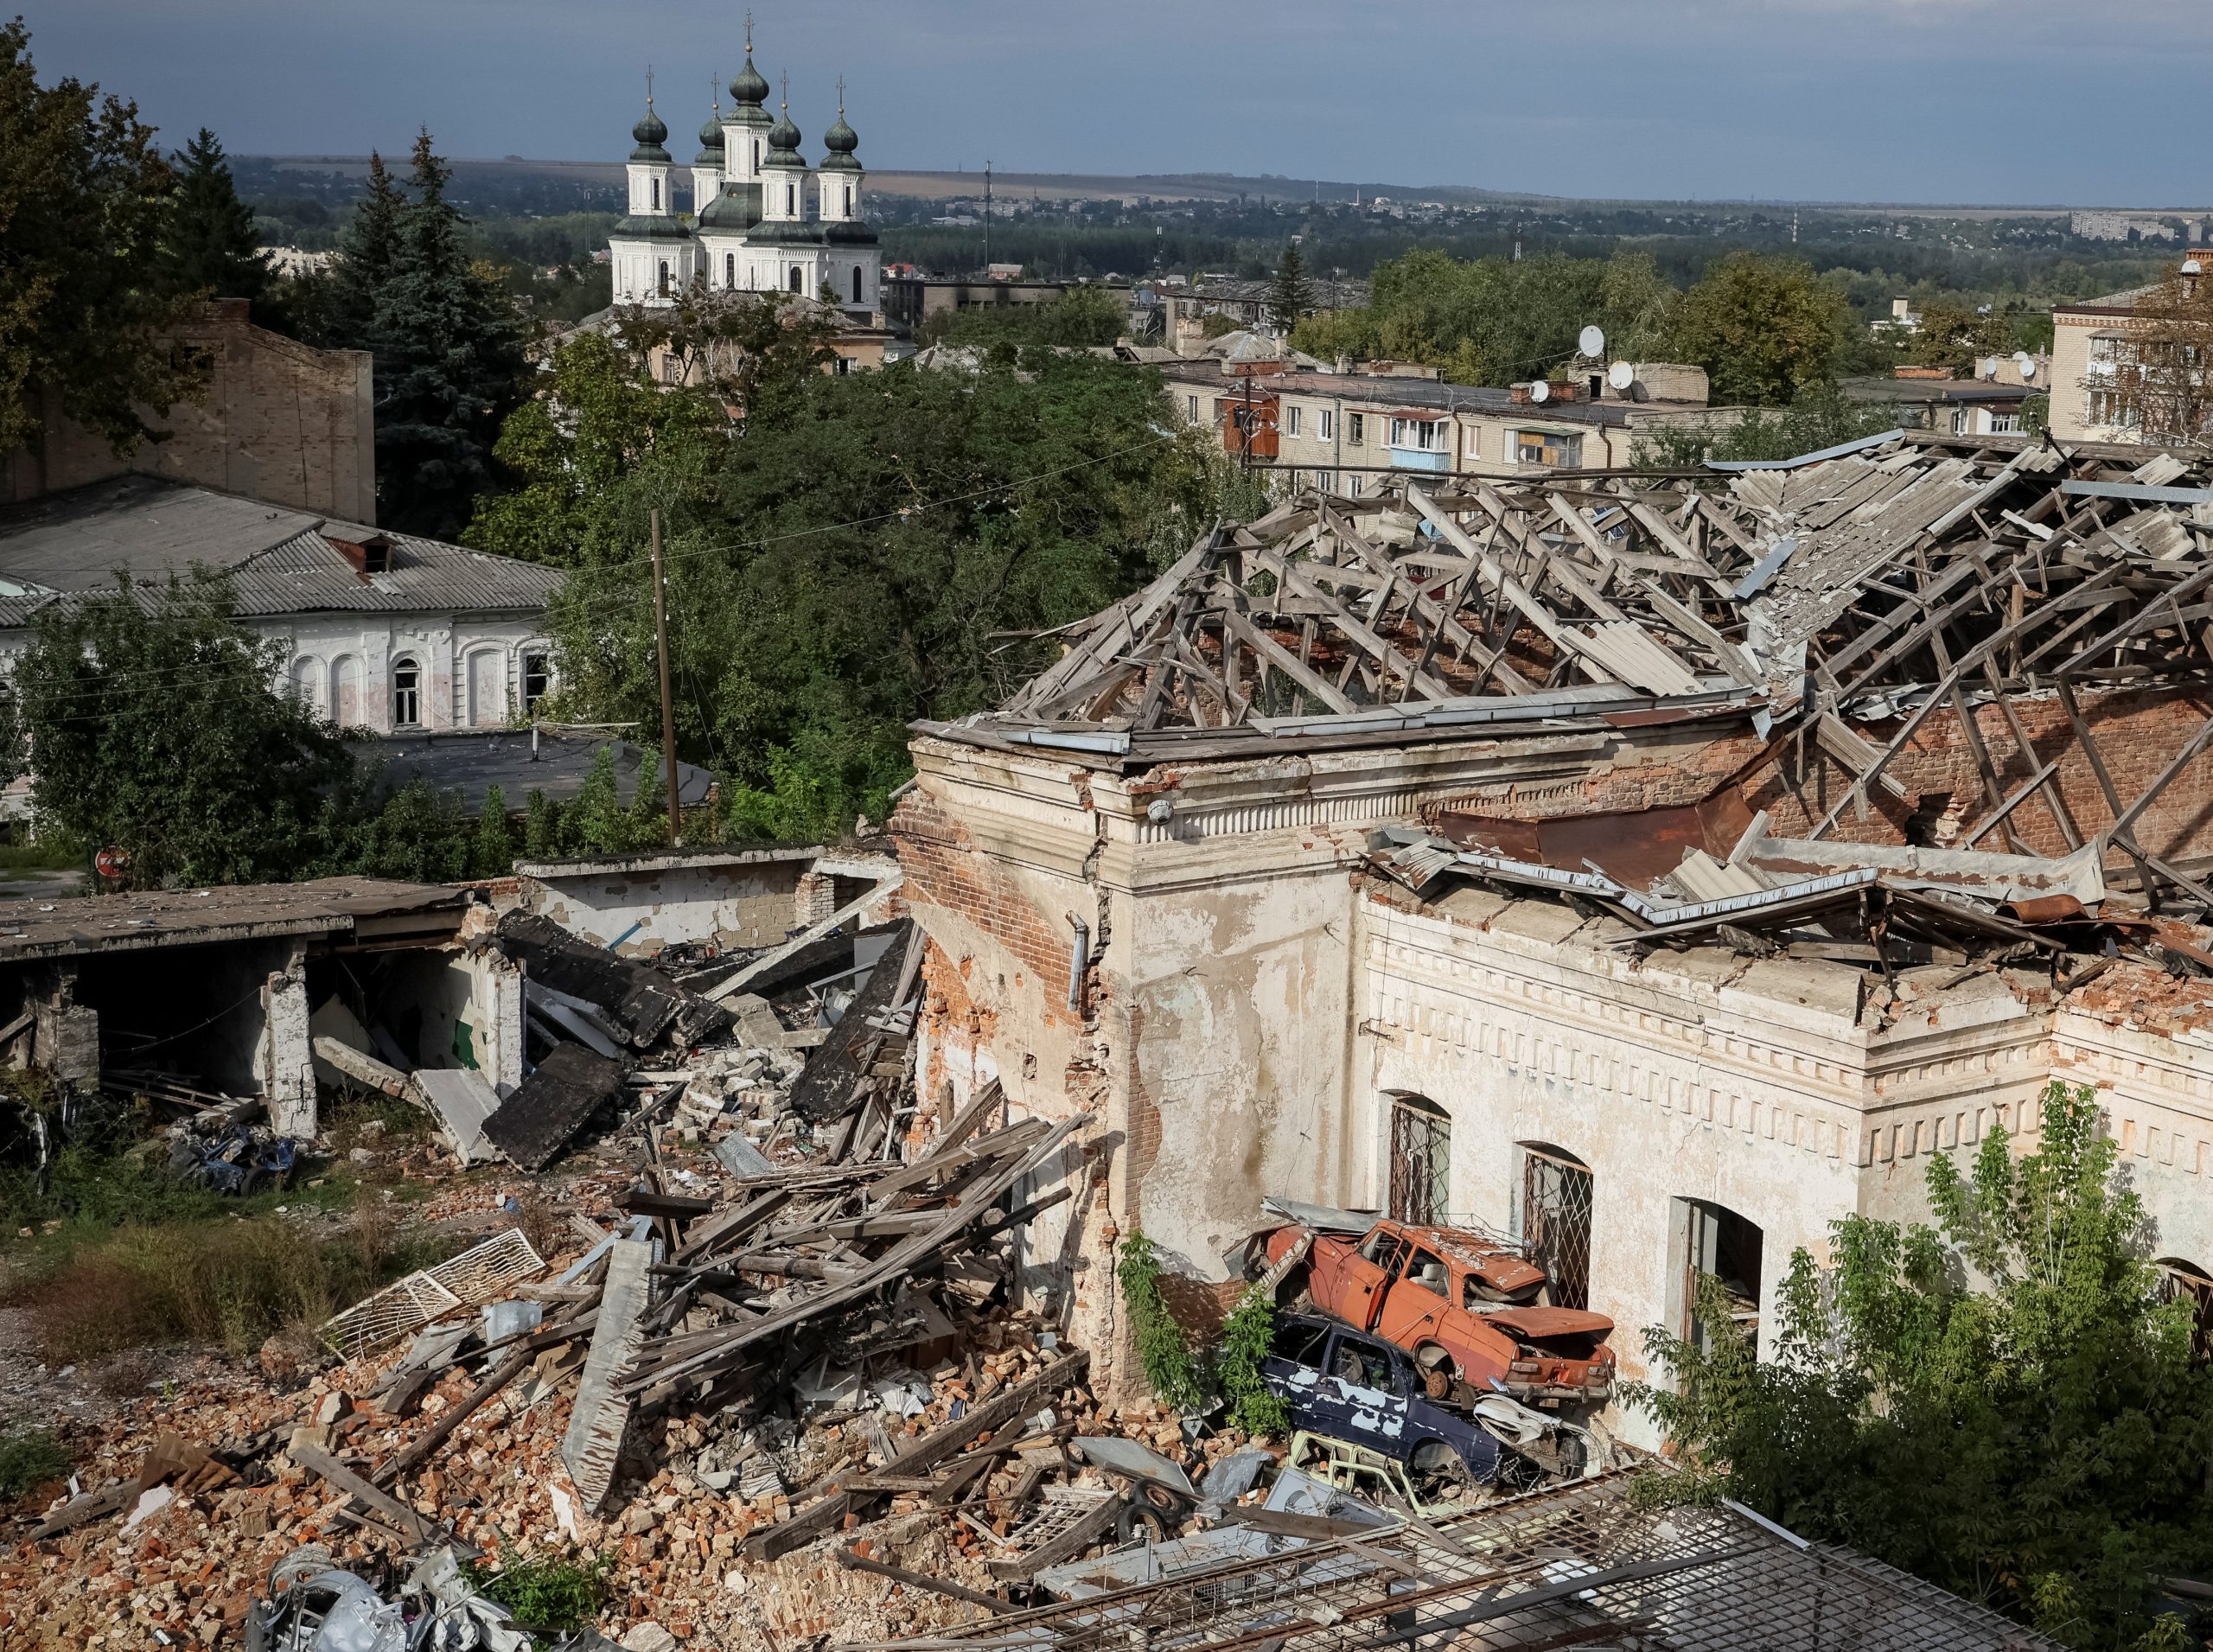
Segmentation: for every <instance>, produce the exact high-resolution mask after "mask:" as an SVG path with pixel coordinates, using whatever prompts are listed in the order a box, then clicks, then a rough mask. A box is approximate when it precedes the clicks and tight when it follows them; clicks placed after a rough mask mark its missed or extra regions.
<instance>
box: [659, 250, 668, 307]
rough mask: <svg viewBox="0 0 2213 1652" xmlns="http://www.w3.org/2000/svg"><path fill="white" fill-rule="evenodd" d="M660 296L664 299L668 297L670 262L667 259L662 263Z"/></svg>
mask: <svg viewBox="0 0 2213 1652" xmlns="http://www.w3.org/2000/svg"><path fill="white" fill-rule="evenodd" d="M660 296H661V297H664V298H666V297H668V260H667V259H666V258H663V259H662V260H661V261H660Z"/></svg>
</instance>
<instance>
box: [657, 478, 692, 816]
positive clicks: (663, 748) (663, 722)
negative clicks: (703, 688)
mask: <svg viewBox="0 0 2213 1652" xmlns="http://www.w3.org/2000/svg"><path fill="white" fill-rule="evenodd" d="M653 532H654V654H658V655H659V656H660V761H661V772H662V773H664V774H665V775H667V776H668V846H669V847H670V848H672V849H673V848H674V847H676V842H677V839H678V837H679V835H680V833H681V832H682V830H683V823H684V815H683V811H682V808H681V806H680V805H679V801H678V799H677V794H676V708H675V706H674V705H673V704H672V703H671V701H670V699H669V694H668V603H667V601H666V597H665V596H664V595H663V587H662V584H661V575H660V512H659V511H655V512H654V513H653Z"/></svg>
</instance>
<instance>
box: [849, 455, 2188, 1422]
mask: <svg viewBox="0 0 2213 1652" xmlns="http://www.w3.org/2000/svg"><path fill="white" fill-rule="evenodd" d="M1713 471H1714V472H1719V473H1720V474H1719V475H1717V474H1712V473H1702V474H1701V475H1696V476H1683V477H1679V478H1655V477H1652V476H1630V475H1602V474H1591V475H1554V476H1550V477H1547V478H1545V479H1543V480H1540V481H1538V482H1532V483H1529V484H1527V485H1525V486H1519V487H1513V486H1506V485H1493V484H1490V483H1488V482H1478V481H1471V480H1470V481H1464V482H1458V483H1450V482H1448V483H1443V484H1440V485H1438V487H1437V488H1434V489H1427V488H1426V487H1425V484H1423V483H1417V482H1407V483H1406V484H1404V485H1403V486H1402V487H1401V488H1398V489H1397V490H1396V491H1393V492H1391V493H1387V494H1382V493H1372V494H1369V495H1368V496H1367V497H1366V498H1362V499H1345V498H1336V497H1323V496H1317V495H1314V494H1304V495H1301V496H1298V497H1297V498H1294V499H1291V500H1290V501H1286V502H1285V503H1284V504H1282V505H1281V506H1279V507H1278V508H1277V509H1275V510H1273V511H1272V512H1271V513H1269V514H1268V515H1266V517H1264V518H1262V519H1260V520H1256V521H1253V522H1251V523H1247V524H1243V525H1238V526H1223V527H1221V528H1220V529H1218V530H1216V531H1215V532H1213V533H1209V535H1207V536H1205V537H1204V538H1203V539H1201V540H1200V541H1199V542H1198V543H1197V544H1196V545H1194V546H1193V547H1192V549H1191V551H1190V552H1189V554H1188V555H1187V556H1185V557H1184V558H1183V559H1182V560H1181V561H1179V562H1178V563H1177V564H1175V565H1174V566H1173V567H1171V568H1170V569H1169V570H1168V571H1166V572H1164V574H1163V575H1162V576H1161V577H1158V579H1156V580H1155V581H1154V582H1152V583H1151V584H1150V585H1148V586H1147V587H1145V589H1144V590H1141V591H1139V592H1138V593H1137V594H1135V595H1134V596H1131V597H1129V598H1128V599H1126V601H1124V602H1122V603H1118V604H1116V605H1115V606H1113V608H1111V609H1107V611H1106V612H1104V613H1102V614H1100V615H1099V616H1096V617H1094V619H1092V620H1091V621H1089V622H1086V623H1084V624H1082V625H1080V626H1076V627H1073V628H1069V629H1068V631H1066V632H1065V633H1064V634H1063V635H1062V639H1061V641H1062V643H1063V645H1064V647H1065V653H1064V654H1063V656H1062V658H1061V659H1060V660H1059V661H1058V662H1057V663H1056V664H1055V665H1053V666H1052V667H1050V668H1049V669H1048V670H1046V671H1045V672H1044V673H1043V674H1042V675H1040V676H1039V677H1037V678H1036V679H1035V680H1034V681H1032V682H1031V683H1030V685H1029V686H1027V687H1026V688H1025V689H1024V690H1023V691H1022V692H1020V693H1019V694H1017V696H1016V697H1015V698H1013V699H1012V700H1011V701H1010V702H1009V703H1008V704H1007V705H1004V707H1002V708H1001V709H1000V710H999V711H997V712H994V713H990V714H985V715H979V716H976V717H973V718H966V719H964V720H963V721H960V722H959V723H954V724H926V725H922V726H921V727H920V728H919V729H918V731H917V737H916V739H915V748H914V749H915V757H916V763H917V771H918V775H917V783H916V786H915V790H914V792H913V793H912V794H910V795H909V796H908V797H907V798H906V799H905V800H903V802H902V806H901V807H900V809H899V811H898V813H897V814H896V816H895V818H894V820H893V822H892V829H893V832H894V835H895V837H896V840H897V843H898V849H899V859H900V865H901V868H902V875H903V877H904V880H905V881H904V886H903V890H902V895H903V898H904V900H905V902H906V904H907V908H908V909H909V911H910V912H911V913H913V915H915V919H916V921H917V922H919V923H920V924H921V926H922V928H923V930H924V931H925V933H926V934H928V937H929V941H930V947H929V952H928V958H927V960H926V962H925V965H924V979H925V982H926V985H927V987H928V998H927V1003H926V1014H925V1016H924V1017H923V1023H922V1036H923V1038H924V1039H925V1040H926V1041H927V1053H926V1056H925V1058H924V1062H923V1067H922V1071H923V1073H924V1075H925V1083H926V1085H928V1084H935V1083H939V1082H943V1083H946V1084H948V1085H949V1086H950V1087H951V1088H952V1090H953V1094H955V1095H956V1096H964V1095H966V1094H970V1093H972V1092H973V1090H974V1089H975V1088H978V1087H979V1086H981V1085H983V1084H985V1083H989V1082H994V1081H995V1082H997V1083H998V1084H1000V1085H1002V1086H1004V1088H1005V1091H1006V1093H1007V1094H1008V1095H1009V1096H1010V1097H1011V1098H1012V1099H1013V1100H1014V1102H1015V1104H1016V1106H1017V1109H1019V1110H1021V1111H1024V1112H1029V1113H1034V1114H1036V1115H1037V1116H1041V1117H1045V1118H1051V1119H1061V1118H1068V1117H1072V1116H1076V1115H1079V1114H1081V1115H1084V1116H1087V1118H1088V1119H1089V1125H1088V1135H1087V1139H1089V1140H1090V1141H1092V1142H1094V1143H1095V1144H1096V1145H1097V1147H1098V1150H1099V1151H1098V1154H1097V1158H1096V1161H1095V1163H1096V1165H1097V1169H1098V1173H1097V1175H1096V1176H1095V1177H1094V1179H1093V1180H1092V1182H1091V1183H1089V1184H1088V1185H1087V1188H1086V1190H1085V1193H1084V1196H1082V1197H1081V1198H1080V1199H1078V1200H1077V1201H1075V1202H1072V1203H1071V1204H1070V1205H1069V1206H1067V1207H1064V1208H1063V1209H1061V1210H1058V1211H1055V1212H1054V1213H1052V1214H1051V1215H1048V1216H1046V1217H1044V1218H1043V1219H1041V1220H1040V1221H1039V1222H1037V1223H1036V1224H1034V1225H1033V1227H1032V1228H1031V1230H1030V1234H1029V1236H1028V1240H1027V1243H1028V1246H1029V1260H1030V1265H1031V1266H1032V1268H1033V1270H1034V1277H1035V1279H1036V1283H1037V1286H1038V1288H1039V1289H1041V1290H1043V1291H1047V1292H1052V1291H1066V1292H1070V1293H1071V1294H1072V1301H1071V1303H1070V1304H1069V1307H1070V1311H1071V1312H1072V1316H1073V1320H1074V1323H1075V1324H1076V1325H1077V1326H1078V1327H1079V1332H1078V1334H1079V1337H1080V1339H1081V1340H1084V1341H1085V1342H1087V1344H1088V1345H1090V1346H1092V1347H1094V1348H1095V1349H1099V1350H1100V1358H1101V1359H1102V1360H1111V1359H1113V1357H1115V1349H1116V1339H1115V1338H1114V1336H1113V1335H1112V1334H1111V1333H1112V1329H1113V1316H1114V1313H1115V1304H1114V1302H1113V1299H1112V1289H1111V1281H1110V1279H1109V1276H1108V1270H1107V1266H1106V1265H1105V1263H1104V1261H1103V1260H1101V1259H1104V1258H1106V1257H1107V1256H1108V1255H1109V1254H1110V1253H1111V1248H1112V1243H1111V1241H1112V1240H1113V1236H1114V1235H1115V1234H1118V1233H1127V1232H1129V1231H1131V1230H1132V1229H1142V1231H1143V1232H1144V1233H1145V1234H1146V1235H1147V1236H1148V1237H1149V1238H1150V1239H1151V1241H1153V1242H1154V1243H1155V1244H1156V1245H1158V1247H1161V1249H1162V1251H1163V1252H1164V1254H1166V1255H1167V1256H1169V1257H1170V1258H1172V1259H1173V1266H1175V1268H1176V1269H1177V1272H1179V1273H1181V1274H1182V1275H1183V1277H1184V1278H1185V1279H1187V1280H1189V1281H1190V1282H1192V1283H1194V1284H1196V1285H1198V1286H1199V1287H1200V1288H1201V1292H1202V1294H1203V1293H1209V1292H1210V1293H1211V1294H1212V1296H1213V1297H1214V1298H1215V1301H1216V1302H1217V1304H1224V1305H1226V1303H1227V1301H1228V1298H1229V1297H1230V1296H1231V1295H1232V1294H1234V1290H1235V1289H1236V1283H1235V1280H1234V1274H1233V1273H1232V1272H1231V1271H1230V1268H1229V1266H1228V1263H1226V1262H1225V1260H1224V1256H1225V1253H1226V1252H1227V1251H1229V1250H1231V1249H1232V1248H1233V1247H1234V1245H1235V1244H1236V1242H1237V1241H1239V1239H1240V1237H1241V1235H1242V1234H1244V1233H1245V1232H1246V1231H1247V1228H1249V1226H1250V1223H1251V1221H1252V1220H1253V1212H1254V1210H1255V1209H1256V1207H1257V1206H1258V1204H1259V1202H1260V1200H1261V1199H1262V1198H1263V1197H1265V1196H1270V1195H1278V1196H1291V1197H1294V1198H1298V1199H1304V1200H1309V1201H1313V1202H1318V1203H1321V1204H1323V1205H1331V1206H1338V1207H1349V1208H1355V1209H1378V1210H1383V1211H1386V1212H1387V1213H1389V1214H1391V1215H1399V1216H1404V1217H1409V1218H1412V1219H1415V1220H1419V1221H1449V1222H1451V1223H1453V1224H1455V1225H1464V1226H1471V1227H1475V1228H1483V1229H1488V1230H1491V1231H1495V1232H1500V1233H1504V1234H1511V1235H1514V1236H1515V1237H1516V1238H1517V1240H1518V1241H1521V1242H1522V1243H1525V1244H1527V1245H1529V1246H1531V1247H1534V1248H1535V1249H1536V1250H1537V1251H1538V1252H1540V1253H1541V1254H1542V1255H1543V1256H1544V1257H1545V1258H1546V1260H1547V1264H1548V1266H1549V1267H1550V1268H1551V1269H1552V1271H1553V1277H1554V1280H1555V1290H1556V1292H1557V1298H1556V1299H1557V1300H1559V1302H1561V1303H1563V1304H1569V1305H1575V1306H1588V1307H1589V1308H1591V1309H1594V1310H1596V1311H1600V1312H1602V1313H1604V1314H1606V1315H1609V1316H1610V1317H1612V1319H1613V1320H1614V1322H1615V1324H1617V1326H1620V1327H1624V1328H1630V1329H1632V1330H1634V1329H1635V1328H1642V1327H1644V1326H1648V1325H1666V1326H1668V1327H1670V1328H1671V1329H1674V1330H1678V1331H1682V1332H1687V1333H1691V1334H1693V1335H1696V1334H1699V1333H1700V1327H1698V1326H1697V1325H1696V1324H1694V1323H1693V1319H1694V1317H1693V1313H1692V1302H1691V1297H1692V1294H1693V1282H1694V1281H1695V1279H1696V1276H1697V1274H1698V1273H1699V1272H1714V1273H1717V1274H1719V1277H1720V1278H1721V1279H1723V1280H1724V1282H1725V1285H1727V1287H1728V1288H1729V1290H1730V1292H1731V1294H1732V1296H1733V1297H1734V1298H1735V1302H1736V1305H1737V1308H1738V1312H1739V1314H1740V1317H1741V1319H1742V1321H1743V1323H1744V1324H1748V1325H1752V1326H1756V1327H1757V1329H1758V1331H1759V1334H1760V1336H1761V1338H1762V1347H1763V1349H1767V1348H1770V1347H1771V1343H1772V1331H1771V1327H1770V1326H1769V1325H1768V1324H1765V1323H1764V1320H1763V1315H1764V1314H1765V1313H1766V1312H1767V1311H1768V1310H1769V1308H1770V1295H1771V1290H1772V1286H1773V1285H1774V1283H1775V1280H1776V1274H1777V1270H1778V1269H1779V1267H1780V1266H1781V1265H1782V1263H1783V1261H1785V1260H1787V1259H1788V1257H1789V1253H1791V1251H1792V1250H1793V1249H1795V1248H1796V1247H1808V1248H1809V1249H1810V1250H1812V1251H1813V1252H1814V1253H1815V1254H1816V1255H1820V1254H1822V1253H1823V1250H1822V1247H1823V1245H1824V1242H1825V1241H1826V1238H1827V1228H1828V1225H1829V1223H1830V1222H1831V1221H1834V1220H1835V1219H1837V1218H1839V1217H1840V1216H1843V1215H1846V1214H1848V1213H1852V1212H1864V1213H1867V1214H1871V1215H1881V1216H1890V1217H1899V1218H1916V1217H1921V1218H1925V1217H1926V1215H1927V1205H1926V1202H1925V1194H1924V1170H1925V1166H1926V1163H1927V1160H1928V1158H1929V1156H1930V1155H1932V1154H1935V1153H1940V1152H1946V1151H1953V1150H1955V1149H1958V1148H1961V1147H1968V1146H1972V1145H1974V1143H1976V1142H1977V1141H1979V1140H1980V1139H1982V1138H1984V1137H1985V1136H1986V1135H1987V1133H1988V1132H1991V1131H1992V1130H1993V1129H1994V1128H1999V1127H2003V1128H2004V1129H2005V1130H2006V1131H2007V1132H2011V1133H2012V1134H2014V1135H2015V1136H2017V1137H2024V1138H2026V1139H2033V1138H2034V1134H2035V1132H2036V1129H2037V1124H2038V1118H2037V1107H2038V1098H2039V1096H2040V1095H2041V1094H2043V1092H2044V1090H2045V1088H2047V1086H2048V1084H2049V1082H2050V1081H2052V1080H2053V1079H2055V1078H2057V1079H2063V1080H2066V1081H2070V1082H2073V1083H2080V1084H2086V1085H2090V1086H2093V1087H2095V1090H2096V1092H2097V1096H2098V1100H2099V1102H2100V1104H2101V1107H2103V1108H2104V1109H2105V1111H2106V1114H2107V1118H2108V1127H2109V1128H2110V1130H2111V1131H2112V1132H2113V1133H2114V1135H2115V1137H2116V1138H2117V1139H2118V1140H2119V1142H2120V1145H2121V1151H2123V1153H2124V1154H2125V1155H2127V1158H2128V1160H2129V1162H2130V1163H2131V1164H2132V1166H2133V1174H2134V1176H2135V1177H2136V1185H2137V1187H2138V1188H2139V1189H2140V1191H2141V1193H2142V1195H2143V1196H2144V1198H2145V1200H2146V1204H2147V1206H2148V1208H2149V1209H2150V1212H2151V1214H2152V1218H2153V1220H2154V1221H2155V1222H2156V1224H2157V1231H2158V1239H2159V1247H2160V1249H2161V1261H2162V1266H2165V1267H2166V1268H2167V1269H2168V1271H2169V1273H2170V1276H2171V1277H2172V1279H2173V1280H2174V1281H2175V1288H2176V1289H2178V1290H2179V1291H2185V1292H2191V1294H2193V1295H2196V1296H2197V1297H2198V1298H2199V1299H2200V1300H2201V1302H2203V1292H2204V1289H2205V1287H2204V1280H2205V1278H2206V1272H2207V1270H2206V1267H2205V1263H2206V1261H2207V1260H2208V1258H2209V1257H2213V1204H2209V1202H2208V1201H2207V1200H2206V1199H2205V1198H2204V1196H2203V1177H2204V1176H2205V1174H2206V1173H2207V1171H2208V1170H2209V1168H2213V1167H2209V1166H2208V1164H2206V1162H2205V1161H2206V1156H2207V1154H2208V1153H2209V1152H2213V1107H2209V1102H2213V1095H2209V1092H2208V1088H2207V1087H2208V1081H2207V1080H2206V1078H2205V1077H2204V1066H2203V1056H2202V1052H2203V1049H2204V1048H2205V1042H2206V1037H2207V1033H2206V1030H2205V1025H2206V1021H2207V1016H2206V1011H2207V1007H2208V1002H2209V998H2213V992H2209V991H2208V989H2207V987H2206V985H2205V983H2204V981H2203V977H2204V976H2205V975H2206V974H2207V973H2209V972H2213V950H2209V948H2208V938H2207V935H2206V933H2205V931H2204V930H2203V928H2200V927H2199V926H2200V923H2201V922H2202V921H2203V919H2204V918H2205V917H2206V916H2207V915H2208V914H2209V909H2213V890H2209V888H2208V886H2207V883H2206V882H2205V881H2203V880H2204V873H2203V865H2204V863H2205V859H2206V857H2207V855H2208V852H2209V851H2213V821H2209V818H2208V815H2209V807H2213V791H2209V788H2208V783H2207V780H2206V770H2205V769H2204V767H2203V765H2198V764H2196V763H2194V761H2193V760H2194V759H2195V758H2196V757H2197V756H2198V754H2199V753H2200V752H2201V751H2202V750H2203V748H2204V747H2205V745H2206V743H2208V742H2209V740H2213V703H2209V700H2208V697H2207V691H2206V688H2205V686H2204V685H2205V681H2206V677H2205V671H2206V667H2207V666H2208V664H2209V663H2213V661H2210V660H2209V655H2208V652H2207V650H2208V633H2207V628H2206V621H2207V617H2208V616H2209V615H2213V603H2209V601H2208V596H2209V592H2213V560H2209V558H2208V556H2207V550H2208V547H2207V544H2206V538H2207V534H2208V532H2209V530H2213V489H2209V488H2206V487H2205V486H2204V485H2203V484H2204V478H2203V476H2201V475H2196V474H2193V473H2186V472H2185V470H2184V466H2183V465H2182V464H2181V463H2179V462H2178V461H2175V460H2173V459H2172V458H2170V457H2166V456H2159V457H2156V458H2153V459H2152V460H2151V461H2150V462H2146V460H2145V456H2144V455H2143V453H2142V452H2141V450H2096V449H2086V450H2076V452H2074V453H2073V454H2071V455H2069V454H2064V453H2062V452H2061V451H2060V450H2057V449H2056V448H2053V447H2051V446H2049V445H2045V444H2041V443H2034V442H2030V441H2026V440H2011V439H2004V438H1993V439H1992V440H1989V441H1984V442H1977V441H1973V440H1953V439H1947V438H1942V437H1929V436H1923V435H1919V434H1916V435H1914V436H1910V437H1909V436H1905V435H1903V434H1898V433H1892V434H1891V435H1890V436H1888V437H1878V438H1875V439H1872V440H1870V441H1865V442H1861V443H1854V444H1852V445H1851V446H1850V447H1849V448H1847V449H1846V450H1835V451H1832V452H1829V453H1827V454H1819V455H1813V456H1808V457H1807V458H1804V459H1801V460H1795V461H1791V462H1783V463H1775V464H1753V465H1743V466H1736V467H1727V466H1717V467H1714V468H1713ZM1615 1343H1616V1349H1617V1354H1618V1355H1619V1357H1620V1360H1621V1362H1622V1368H1623V1374H1624V1375H1626V1376H1629V1377H1643V1376H1648V1375H1655V1374H1653V1373H1650V1372H1649V1371H1648V1370H1647V1369H1646V1368H1644V1362H1643V1360H1642V1355H1641V1353H1640V1350H1639V1348H1638V1345H1637V1343H1638V1339H1637V1338H1636V1336H1634V1335H1627V1336H1617V1337H1616V1338H1615ZM1624 1426H1625V1427H1626V1428H1627V1429H1628V1431H1629V1436H1630V1438H1639V1436H1638V1435H1637V1432H1636V1430H1637V1425H1636V1423H1635V1421H1634V1420H1633V1419H1625V1421H1624ZM1645 1443H1648V1444H1649V1443H1652V1442H1651V1441H1650V1440H1649V1438H1646V1439H1645Z"/></svg>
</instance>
